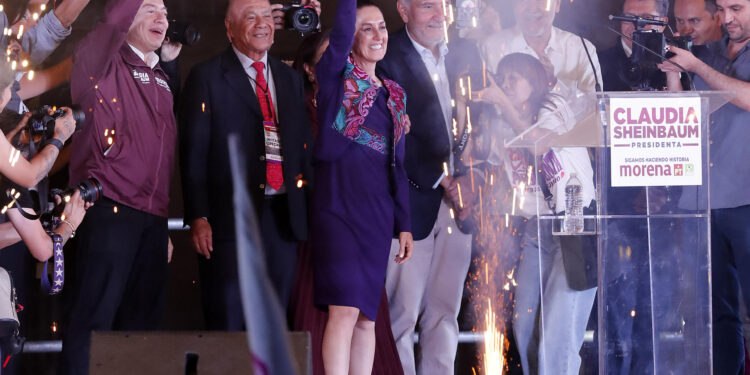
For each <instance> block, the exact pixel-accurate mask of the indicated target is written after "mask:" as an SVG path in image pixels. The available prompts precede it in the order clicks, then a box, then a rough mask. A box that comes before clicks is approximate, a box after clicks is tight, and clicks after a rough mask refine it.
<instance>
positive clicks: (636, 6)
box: [599, 0, 669, 91]
mask: <svg viewBox="0 0 750 375" xmlns="http://www.w3.org/2000/svg"><path fill="white" fill-rule="evenodd" d="M668 9H669V2H668V0H626V1H624V2H623V4H622V14H623V15H625V16H631V17H632V16H637V17H643V18H647V19H658V20H661V21H664V22H668V18H667V10H668ZM651 28H655V29H658V30H659V31H663V29H664V28H663V27H658V26H647V29H651ZM634 31H635V26H634V25H633V24H632V23H631V22H621V23H620V32H621V33H623V34H625V35H626V36H627V37H632V36H633V32H634ZM632 54H633V42H632V41H631V40H630V39H626V38H618V39H617V43H616V44H615V45H614V46H612V47H611V48H609V49H607V50H604V51H602V52H601V53H599V62H600V64H601V67H602V79H603V81H604V91H631V90H662V89H664V87H665V86H666V84H667V81H666V76H665V75H664V73H663V72H661V71H660V70H659V68H657V67H656V64H638V63H635V62H633V60H632V59H631V55H632Z"/></svg>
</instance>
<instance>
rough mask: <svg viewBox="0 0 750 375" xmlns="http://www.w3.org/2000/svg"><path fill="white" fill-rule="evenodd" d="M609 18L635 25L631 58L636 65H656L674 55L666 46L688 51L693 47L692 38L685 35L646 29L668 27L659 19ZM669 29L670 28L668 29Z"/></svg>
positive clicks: (624, 16) (638, 17) (636, 17)
mask: <svg viewBox="0 0 750 375" xmlns="http://www.w3.org/2000/svg"><path fill="white" fill-rule="evenodd" d="M609 19H610V20H617V21H621V22H630V23H632V24H633V25H634V26H635V31H634V32H633V37H632V40H633V54H632V56H631V60H632V61H633V64H636V65H656V64H661V63H662V62H663V61H664V60H666V59H669V58H670V57H672V56H674V54H673V53H671V52H669V47H668V46H675V47H679V48H682V49H685V50H688V51H691V50H692V48H693V38H692V37H691V36H689V35H686V36H679V37H676V36H671V37H668V36H666V35H664V33H663V32H661V31H657V30H646V26H648V25H653V26H660V27H669V25H668V24H667V23H666V22H664V21H662V20H659V19H651V18H644V17H640V16H626V15H623V16H612V15H610V16H609ZM670 30H671V29H670Z"/></svg>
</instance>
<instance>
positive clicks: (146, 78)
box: [133, 69, 151, 84]
mask: <svg viewBox="0 0 750 375" xmlns="http://www.w3.org/2000/svg"><path fill="white" fill-rule="evenodd" d="M133 78H134V79H140V80H141V83H144V84H149V83H151V77H149V76H148V73H141V72H138V71H137V70H135V69H133Z"/></svg>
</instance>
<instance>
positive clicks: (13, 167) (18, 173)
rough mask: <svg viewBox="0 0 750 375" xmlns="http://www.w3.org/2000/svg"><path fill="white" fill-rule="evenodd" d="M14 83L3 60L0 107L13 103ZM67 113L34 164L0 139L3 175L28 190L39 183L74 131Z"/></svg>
mask: <svg viewBox="0 0 750 375" xmlns="http://www.w3.org/2000/svg"><path fill="white" fill-rule="evenodd" d="M13 81H14V78H13V71H12V70H11V69H10V64H8V62H7V61H6V60H5V59H0V107H4V106H5V105H6V104H7V103H8V100H10V88H11V85H12V83H13ZM66 112H67V114H66V115H65V116H63V117H60V118H58V119H57V120H56V121H55V130H54V137H53V138H51V139H50V140H48V142H47V143H46V144H45V145H43V146H42V148H41V150H40V151H39V152H38V153H37V155H35V156H34V158H32V159H31V161H27V160H26V159H24V158H21V157H19V155H20V154H19V151H18V150H17V149H16V148H14V147H13V146H11V144H10V142H9V141H8V140H7V139H6V138H5V137H0V160H2V161H0V174H2V175H3V177H4V178H7V179H10V180H11V181H13V182H14V183H16V184H18V185H20V186H23V187H25V188H30V187H33V186H35V185H36V184H38V183H39V181H41V180H42V179H43V178H44V177H45V176H46V175H47V172H49V170H50V168H51V167H52V164H53V163H54V161H55V159H56V158H57V155H58V154H59V153H60V149H61V148H62V146H63V144H64V143H65V141H66V140H67V139H68V138H70V136H71V135H72V134H73V131H75V121H74V120H73V116H72V114H71V112H70V110H69V109H66ZM28 118H29V115H27V116H26V117H24V119H23V120H22V121H23V122H24V123H22V124H19V126H25V121H28ZM6 161H7V162H6Z"/></svg>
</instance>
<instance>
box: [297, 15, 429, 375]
mask: <svg viewBox="0 0 750 375" xmlns="http://www.w3.org/2000/svg"><path fill="white" fill-rule="evenodd" d="M387 43H388V34H387V30H386V28H385V20H384V18H383V14H382V12H381V11H380V9H378V8H377V7H375V6H374V5H372V4H359V5H357V3H356V1H355V0H341V1H339V4H338V10H337V13H336V23H335V26H334V29H333V31H332V32H331V36H330V44H329V46H328V49H326V51H325V53H324V54H323V57H322V58H321V60H320V62H319V63H318V65H317V67H316V75H317V81H318V85H319V91H318V100H317V102H318V121H319V124H320V127H319V133H318V139H317V140H316V145H315V153H314V155H315V163H316V164H315V176H316V181H315V184H316V186H315V191H314V196H313V207H312V217H313V220H312V233H313V234H312V241H313V249H314V255H313V256H314V260H313V261H314V273H315V275H314V278H315V303H316V305H317V306H321V307H327V308H328V311H329V317H328V323H327V324H326V329H325V333H324V335H323V363H324V366H325V370H326V374H329V375H331V374H347V373H350V374H370V372H371V369H372V362H373V356H374V353H375V331H374V326H375V324H374V321H375V318H376V315H377V311H378V307H379V304H380V298H381V292H382V290H383V283H384V282H385V271H386V267H387V264H388V254H389V252H390V243H391V238H392V237H393V236H395V235H397V236H398V239H399V242H400V244H401V248H400V251H399V255H398V256H397V257H396V259H395V260H394V261H396V262H397V263H403V262H405V261H406V260H407V259H409V257H410V256H411V250H412V248H413V245H414V243H413V240H412V235H411V228H410V218H409V203H408V185H407V184H408V181H407V177H406V170H405V169H404V165H403V159H404V139H403V138H404V134H405V131H406V130H407V123H408V119H407V115H406V95H405V93H404V90H403V89H402V88H401V87H400V86H399V85H398V84H397V83H395V82H393V81H390V80H388V79H385V78H381V77H377V76H376V75H375V64H376V63H377V62H378V61H380V60H381V59H382V58H383V56H385V51H386V47H387Z"/></svg>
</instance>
